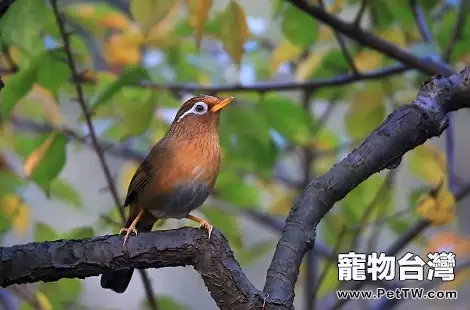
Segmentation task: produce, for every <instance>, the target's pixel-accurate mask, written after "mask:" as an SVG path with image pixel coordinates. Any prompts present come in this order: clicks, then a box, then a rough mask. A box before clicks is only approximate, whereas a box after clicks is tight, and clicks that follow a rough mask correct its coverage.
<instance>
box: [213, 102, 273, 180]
mask: <svg viewBox="0 0 470 310" xmlns="http://www.w3.org/2000/svg"><path fill="white" fill-rule="evenodd" d="M269 130H270V128H269V125H268V123H267V121H266V120H265V119H263V118H260V117H259V115H258V113H257V110H256V108H255V107H254V106H253V105H247V106H232V107H230V109H227V110H226V111H224V113H222V115H221V120H220V125H219V138H220V143H221V145H222V147H223V149H224V154H225V158H226V160H227V161H230V162H232V163H235V162H237V166H239V167H240V168H243V169H244V170H248V171H253V172H256V173H258V174H260V175H262V176H265V177H268V176H269V175H270V174H271V172H272V167H273V166H274V164H275V161H276V158H277V155H278V150H277V149H276V147H275V146H274V145H273V142H272V139H271V136H270V133H269Z"/></svg>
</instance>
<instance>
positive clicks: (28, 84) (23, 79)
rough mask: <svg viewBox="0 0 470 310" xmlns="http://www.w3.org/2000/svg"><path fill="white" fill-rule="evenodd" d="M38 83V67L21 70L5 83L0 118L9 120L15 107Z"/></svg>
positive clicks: (0, 97) (0, 94)
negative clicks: (35, 83) (36, 82)
mask: <svg viewBox="0 0 470 310" xmlns="http://www.w3.org/2000/svg"><path fill="white" fill-rule="evenodd" d="M35 81H36V67H34V66H33V67H27V68H25V69H20V71H19V72H17V73H15V74H14V75H13V76H12V77H11V78H9V79H8V81H7V82H6V83H5V87H4V88H3V89H2V91H1V92H0V102H1V104H0V118H1V119H7V118H8V117H9V116H10V113H11V111H13V108H14V107H15V105H16V104H17V103H18V102H19V101H20V100H21V99H23V97H24V96H26V95H27V94H28V93H29V92H30V90H31V89H32V87H33V84H34V82H35Z"/></svg>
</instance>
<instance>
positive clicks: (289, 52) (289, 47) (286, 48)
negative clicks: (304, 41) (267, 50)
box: [269, 40, 302, 76]
mask: <svg viewBox="0 0 470 310" xmlns="http://www.w3.org/2000/svg"><path fill="white" fill-rule="evenodd" d="M300 53H302V48H300V47H299V46H296V45H294V44H292V43H291V42H290V41H288V40H284V41H283V42H282V43H281V44H280V45H278V46H277V47H276V48H275V49H274V51H273V53H272V56H271V63H270V66H269V68H270V73H271V76H273V75H275V74H276V73H277V70H279V67H280V66H281V65H282V64H283V63H285V62H286V61H289V60H292V59H294V58H295V57H297V56H299V55H300Z"/></svg>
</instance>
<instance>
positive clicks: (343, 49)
mask: <svg viewBox="0 0 470 310" xmlns="http://www.w3.org/2000/svg"><path fill="white" fill-rule="evenodd" d="M318 2H319V4H320V7H321V8H322V9H324V10H326V8H325V3H324V2H323V1H318ZM333 33H334V35H335V38H336V42H338V45H339V48H340V49H341V52H342V53H343V57H344V59H345V60H346V62H347V63H348V65H349V67H351V70H352V72H353V74H354V75H356V76H358V75H360V72H359V70H358V69H357V67H356V64H355V62H354V59H353V57H352V56H351V53H349V50H348V48H347V46H346V43H345V42H344V38H343V37H342V36H341V35H340V34H339V33H338V32H337V31H336V30H334V29H333Z"/></svg>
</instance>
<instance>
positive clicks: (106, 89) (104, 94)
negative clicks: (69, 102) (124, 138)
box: [90, 66, 149, 110]
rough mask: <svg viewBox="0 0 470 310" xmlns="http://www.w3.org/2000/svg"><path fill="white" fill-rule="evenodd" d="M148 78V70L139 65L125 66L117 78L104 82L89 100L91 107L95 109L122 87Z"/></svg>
mask: <svg viewBox="0 0 470 310" xmlns="http://www.w3.org/2000/svg"><path fill="white" fill-rule="evenodd" d="M148 79H149V76H148V72H147V70H146V69H145V68H143V67H140V66H137V67H129V68H127V69H126V70H124V72H123V73H122V74H121V75H120V76H119V77H118V78H117V79H115V80H113V81H112V82H110V83H106V84H105V85H104V86H102V87H101V88H100V89H99V90H98V91H97V93H96V94H95V96H94V97H93V99H92V100H91V102H90V106H91V109H92V110H96V109H97V108H98V107H99V106H101V105H102V104H104V103H106V102H107V101H108V100H109V99H111V97H113V96H114V95H115V94H116V93H117V92H119V91H120V90H121V88H122V87H124V86H126V85H132V84H135V83H138V82H140V81H141V80H148Z"/></svg>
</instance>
